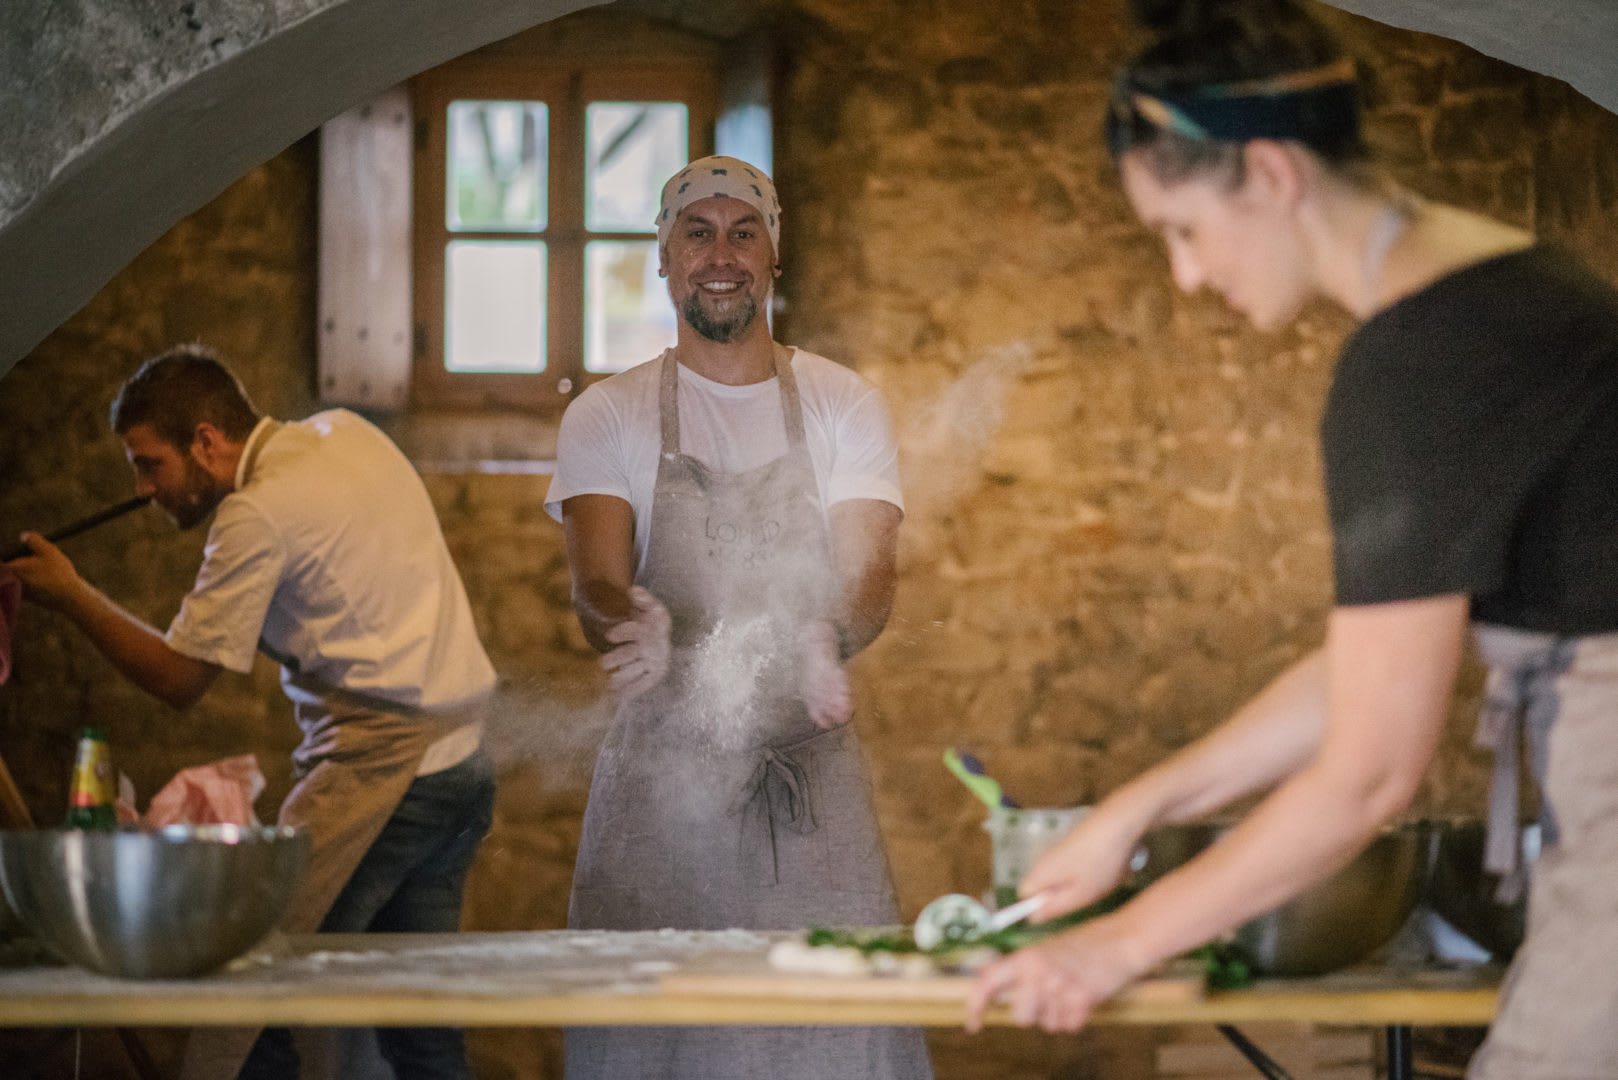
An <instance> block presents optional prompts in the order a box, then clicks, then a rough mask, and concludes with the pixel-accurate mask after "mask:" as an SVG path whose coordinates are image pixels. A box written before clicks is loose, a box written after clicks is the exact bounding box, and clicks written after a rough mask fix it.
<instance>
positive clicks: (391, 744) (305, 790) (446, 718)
mask: <svg viewBox="0 0 1618 1080" xmlns="http://www.w3.org/2000/svg"><path fill="white" fill-rule="evenodd" d="M279 426H280V425H278V424H277V425H273V426H267V427H268V430H267V431H266V432H265V434H264V436H263V437H262V438H260V439H259V440H258V441H257V442H256V443H255V444H254V445H253V446H252V447H250V448H249V450H248V460H247V465H246V468H245V470H244V475H251V473H252V468H253V464H254V462H255V461H256V459H257V457H258V451H259V449H260V448H261V447H262V446H263V445H264V444H265V443H266V442H268V441H269V435H271V434H273V433H274V428H275V427H279ZM266 651H267V652H268V651H269V650H266ZM271 655H273V653H272V654H271ZM277 659H282V658H279V657H277ZM293 682H294V683H295V684H296V685H297V686H298V687H299V688H300V689H302V690H304V691H306V692H307V693H309V694H312V695H316V696H318V697H319V698H320V699H321V700H322V702H323V704H321V705H313V704H309V703H306V702H302V701H300V702H298V703H297V705H296V706H295V709H294V712H295V715H296V717H297V721H298V726H299V727H300V728H302V729H303V741H302V742H301V743H299V745H298V748H297V749H296V750H294V751H293V753H292V770H293V777H294V778H295V779H296V780H297V783H296V784H295V785H294V786H293V788H292V791H291V792H290V793H289V794H288V795H287V797H286V801H285V802H283V803H282V804H281V812H280V816H279V822H280V824H282V825H291V826H294V827H296V828H300V829H303V830H304V831H305V832H306V833H308V835H309V859H308V862H307V863H306V864H305V866H304V871H303V875H302V877H301V878H300V879H299V883H298V890H297V892H296V893H295V894H294V895H293V898H292V900H291V902H290V903H289V904H288V906H287V912H286V915H285V916H283V917H282V919H281V922H280V924H279V925H278V927H277V928H278V929H279V930H280V931H281V932H282V933H287V934H307V933H313V932H315V931H317V930H319V929H320V923H321V921H322V920H323V919H324V918H325V917H326V912H327V911H328V910H330V908H331V906H332V904H333V903H334V902H335V901H336V900H337V896H338V894H339V893H341V892H342V891H343V886H344V885H346V884H347V883H348V879H349V878H350V877H351V876H352V875H353V873H354V868H355V867H357V866H358V865H359V863H360V859H362V858H363V857H364V856H365V852H366V851H367V850H369V849H370V846H371V844H372V843H374V842H375V841H376V838H377V836H378V835H379V834H380V833H381V832H382V827H383V825H385V824H387V820H388V818H389V817H391V816H392V814H393V811H394V810H395V809H396V808H397V807H398V805H399V800H401V799H403V798H404V794H405V792H406V791H407V790H408V789H409V787H410V784H411V782H412V781H413V780H414V779H415V778H416V770H417V769H418V768H420V766H421V759H422V755H423V754H425V753H426V751H427V748H428V747H429V746H431V745H432V744H433V742H434V741H436V740H437V739H439V738H442V737H443V736H444V735H446V734H448V733H449V732H450V731H451V730H453V729H454V728H456V727H458V726H460V725H461V724H464V723H466V718H465V717H462V716H456V715H449V714H435V713H427V712H424V711H422V710H419V709H408V708H404V707H402V706H399V705H396V704H394V703H392V702H387V701H382V700H380V699H375V698H368V697H365V696H364V695H361V694H353V693H349V692H346V691H342V690H336V689H333V688H330V687H324V686H316V685H313V684H310V683H308V682H306V681H300V680H298V679H296V678H295V677H294V679H293ZM259 1031H260V1029H259V1028H197V1029H195V1030H193V1031H192V1033H191V1037H190V1039H188V1040H187V1042H186V1048H185V1057H184V1060H183V1062H182V1065H181V1069H180V1077H181V1080H231V1078H233V1077H235V1075H236V1074H237V1072H239V1071H240V1070H241V1067H242V1063H243V1062H244V1061H245V1060H246V1059H247V1055H248V1052H249V1051H251V1050H252V1048H253V1043H254V1041H255V1040H256V1039H257V1038H258V1033H259Z"/></svg>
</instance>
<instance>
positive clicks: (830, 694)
mask: <svg viewBox="0 0 1618 1080" xmlns="http://www.w3.org/2000/svg"><path fill="white" fill-rule="evenodd" d="M798 646H799V652H800V654H801V663H800V664H799V668H798V670H799V672H800V680H801V683H800V689H801V690H802V692H803V703H804V705H806V706H807V707H808V709H809V719H811V720H813V721H814V722H815V726H816V727H818V728H834V727H837V726H839V725H841V724H846V723H848V719H849V717H851V716H853V715H854V694H853V691H852V689H851V688H850V687H849V683H848V672H847V671H845V670H843V665H842V661H841V660H840V659H839V657H838V654H837V631H836V630H835V629H834V628H833V627H832V624H831V623H829V622H827V621H825V620H824V619H816V620H815V621H813V622H811V623H809V624H808V625H806V626H805V627H804V628H803V631H802V633H800V634H799V635H798Z"/></svg>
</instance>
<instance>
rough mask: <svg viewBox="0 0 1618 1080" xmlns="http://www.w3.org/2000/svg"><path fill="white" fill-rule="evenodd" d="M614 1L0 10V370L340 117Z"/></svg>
mask: <svg viewBox="0 0 1618 1080" xmlns="http://www.w3.org/2000/svg"><path fill="white" fill-rule="evenodd" d="M605 2H608V0H278V2H277V3H275V4H260V3H247V2H244V0H224V2H215V3H205V2H196V0H174V2H172V3H166V2H160V0H135V2H130V3H118V4H112V3H107V2H105V0H53V2H46V0H19V2H17V3H14V4H12V3H8V4H7V5H6V10H5V13H4V15H0V103H3V105H0V146H3V147H4V148H5V151H4V155H3V157H0V298H3V299H0V375H4V374H5V372H7V371H9V370H10V369H11V367H12V365H14V364H15V363H16V362H17V361H18V360H19V359H21V358H22V357H23V356H24V355H26V354H27V353H28V351H29V350H31V349H32V348H33V347H34V346H35V345H37V344H38V343H39V342H40V341H41V340H42V339H43V338H44V337H45V336H46V335H47V334H48V333H50V332H51V331H52V330H53V329H55V328H56V327H57V326H58V325H59V324H61V323H62V322H63V321H64V320H65V319H66V318H67V317H68V316H70V315H72V314H73V313H74V312H75V311H77V310H78V309H79V307H81V306H82V305H83V304H84V303H85V302H86V301H88V300H89V298H90V297H91V296H93V295H94V294H95V292H96V290H98V289H99V288H101V286H102V285H104V284H105V283H106V282H107V281H108V280H109V279H110V278H111V277H112V275H113V274H115V273H116V272H117V271H118V270H120V269H121V268H123V267H124V266H125V265H126V264H128V263H129V262H130V260H132V259H133V258H134V257H135V256H136V255H138V254H139V253H140V252H141V251H143V250H144V249H145V248H146V247H147V246H148V245H150V244H151V243H152V242H153V241H154V240H156V239H157V237H159V236H160V235H162V234H163V232H164V231H165V230H167V229H168V228H169V227H170V226H171V225H173V224H174V223H175V222H176V221H179V220H180V219H181V218H183V217H185V216H186V215H187V214H189V213H191V212H192V211H194V210H196V209H197V208H198V207H200V206H202V205H204V204H205V203H207V202H208V201H209V200H210V199H212V198H213V197H214V196H216V195H218V194H219V193H220V192H221V191H223V190H224V189H225V188H226V187H227V186H228V185H229V184H230V183H231V182H232V181H234V180H235V179H237V178H238V177H239V176H241V175H242V173H244V172H245V171H247V170H248V169H250V168H252V167H253V166H255V165H257V164H259V163H260V162H262V161H265V160H267V159H268V158H270V157H272V156H274V155H275V154H277V153H279V152H280V151H281V150H283V149H284V148H285V147H287V146H288V145H290V144H291V143H292V142H293V141H295V140H296V139H298V138H299V137H301V136H303V135H304V134H306V133H307V132H309V131H311V130H313V129H314V128H315V127H317V126H318V125H320V124H321V123H322V122H324V121H325V120H326V119H328V118H329V117H331V116H333V115H335V114H337V113H339V112H341V111H343V110H344V109H346V108H349V107H350V106H352V105H354V104H355V103H357V102H359V101H362V100H364V99H365V98H367V97H369V96H370V95H371V94H374V93H376V92H377V91H379V90H381V89H383V88H385V87H388V86H392V85H394V84H396V83H398V82H400V81H402V80H403V79H406V78H408V77H409V76H411V75H413V74H415V73H416V72H418V71H422V70H424V69H426V68H429V67H432V66H433V65H435V64H438V63H441V62H443V61H445V60H448V59H450V58H451V57H454V56H458V55H460V54H461V53H464V52H467V51H469V50H471V49H475V48H478V47H479V46H482V45H485V44H488V43H489V42H491V41H496V40H499V39H500V38H503V37H506V36H508V35H510V34H513V33H516V32H517V31H519V30H522V29H525V28H526V27H529V26H533V25H536V24H538V23H542V22H546V21H549V20H551V19H555V18H558V17H560V16H562V15H566V14H568V13H570V12H572V11H576V10H579V9H581V8H586V7H592V6H595V5H598V4H601V3H605Z"/></svg>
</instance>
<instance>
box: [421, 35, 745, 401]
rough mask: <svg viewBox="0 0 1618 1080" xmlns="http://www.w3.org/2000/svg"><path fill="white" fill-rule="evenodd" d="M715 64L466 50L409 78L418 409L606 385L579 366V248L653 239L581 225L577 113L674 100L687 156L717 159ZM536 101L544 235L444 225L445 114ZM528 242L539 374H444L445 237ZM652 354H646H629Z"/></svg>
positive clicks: (580, 119) (548, 396)
mask: <svg viewBox="0 0 1618 1080" xmlns="http://www.w3.org/2000/svg"><path fill="white" fill-rule="evenodd" d="M718 81H719V80H718V73H717V71H716V68H715V65H714V64H712V63H709V62H705V61H700V60H686V59H677V60H666V61H647V60H626V61H623V62H615V61H609V60H587V61H574V62H555V61H543V62H539V61H533V60H523V59H519V58H515V57H479V56H477V55H476V54H472V55H470V56H468V57H463V58H461V59H460V60H455V61H451V62H450V63H448V64H445V65H443V66H441V67H437V68H434V69H432V70H431V71H427V72H424V73H423V74H421V75H418V76H417V77H416V78H415V79H414V80H412V82H411V98H412V105H413V109H414V113H415V117H416V137H415V154H414V168H413V174H414V189H415V198H414V215H413V227H412V249H413V252H414V254H413V256H412V260H411V261H412V263H413V264H414V268H415V274H414V275H413V276H414V284H413V287H412V305H413V313H414V318H413V324H414V332H415V341H414V348H413V378H412V380H411V387H412V389H411V397H412V404H413V406H414V407H415V408H417V409H468V408H471V409H503V410H512V409H517V410H523V411H528V412H539V413H556V412H560V411H561V410H562V409H563V408H565V407H566V405H567V403H568V402H569V401H570V400H571V399H572V398H573V397H574V396H576V395H577V394H578V393H579V391H581V390H583V389H584V387H585V386H587V385H589V384H590V383H591V382H594V381H596V380H597V379H602V378H606V377H607V374H610V373H603V372H587V371H585V369H584V321H585V320H584V251H585V246H586V245H587V244H588V243H589V242H590V241H592V240H642V241H644V240H648V239H652V240H655V239H656V234H655V233H622V232H590V231H588V230H587V229H586V228H585V225H584V208H585V207H584V181H585V175H584V160H585V107H586V106H587V105H588V104H589V103H591V102H595V101H680V102H684V103H685V105H686V108H687V110H688V112H687V119H688V127H687V139H688V153H689V156H690V157H692V158H697V157H701V156H703V155H706V154H710V153H712V152H713V149H712V148H713V139H714V122H715V114H716V109H717V99H718ZM461 100H484V101H543V102H544V103H545V104H546V106H547V110H548V116H549V132H548V153H549V162H548V165H547V170H548V171H547V181H546V190H547V200H548V207H547V213H546V226H545V229H544V231H543V232H541V233H529V234H521V233H519V234H513V233H510V232H501V233H493V232H491V233H479V232H472V231H461V232H451V231H450V229H449V228H448V226H447V223H446V222H445V220H444V218H445V209H444V208H445V200H446V172H447V169H446V165H445V155H446V151H447V131H446V127H447V121H446V118H447V115H448V111H449V105H450V103H451V102H453V101H461ZM496 235H497V236H499V237H500V238H502V239H514V238H515V237H517V236H529V237H531V238H533V239H538V240H543V241H544V242H545V245H546V274H545V279H546V290H547V296H546V318H545V336H546V342H545V352H546V367H545V370H544V371H541V372H536V373H531V374H521V373H511V372H458V371H449V370H448V369H446V368H445V367H444V300H445V298H444V275H445V271H444V251H445V248H446V246H447V244H448V243H449V241H450V240H451V239H453V238H480V237H484V236H490V237H492V236H496ZM641 359H647V360H649V359H651V357H642V358H637V361H636V362H639V360H641Z"/></svg>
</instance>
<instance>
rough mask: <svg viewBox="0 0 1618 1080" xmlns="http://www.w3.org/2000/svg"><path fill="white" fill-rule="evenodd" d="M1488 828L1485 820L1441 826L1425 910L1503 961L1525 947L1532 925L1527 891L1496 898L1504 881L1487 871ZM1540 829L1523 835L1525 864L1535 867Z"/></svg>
mask: <svg viewBox="0 0 1618 1080" xmlns="http://www.w3.org/2000/svg"><path fill="white" fill-rule="evenodd" d="M1486 833H1487V827H1486V826H1485V825H1484V823H1483V822H1481V821H1444V822H1438V823H1437V829H1436V832H1435V836H1434V840H1433V868H1432V877H1431V880H1430V881H1429V883H1428V886H1427V906H1428V907H1430V908H1431V909H1432V910H1433V911H1435V912H1437V913H1438V914H1439V915H1441V916H1443V918H1444V921H1445V922H1447V923H1449V924H1450V925H1451V926H1453V927H1455V929H1457V930H1459V931H1460V932H1461V933H1463V934H1465V935H1466V936H1467V937H1469V938H1471V939H1472V940H1473V941H1474V942H1476V943H1477V944H1479V945H1481V946H1483V947H1484V948H1485V949H1487V950H1488V951H1489V953H1490V954H1491V955H1492V956H1493V957H1494V958H1495V959H1496V960H1499V961H1502V962H1504V961H1507V960H1510V959H1511V957H1512V955H1513V954H1514V953H1516V951H1517V947H1518V946H1519V945H1521V944H1522V940H1523V935H1524V933H1525V931H1526V929H1527V923H1528V896H1527V890H1526V889H1525V890H1524V891H1523V893H1522V895H1520V896H1519V897H1517V898H1516V899H1515V900H1509V901H1508V900H1502V899H1500V897H1499V896H1498V895H1497V891H1498V889H1499V886H1500V879H1499V878H1498V877H1496V876H1495V875H1494V874H1491V873H1489V872H1488V871H1487V870H1485V869H1484V868H1483V855H1484V841H1485V837H1486ZM1539 843H1540V833H1539V826H1538V825H1529V826H1527V827H1525V828H1524V829H1523V831H1522V835H1521V844H1522V846H1521V848H1520V849H1519V859H1520V860H1521V865H1522V866H1524V867H1526V868H1530V869H1531V868H1532V866H1533V863H1534V860H1535V859H1536V858H1537V857H1538V855H1539Z"/></svg>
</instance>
